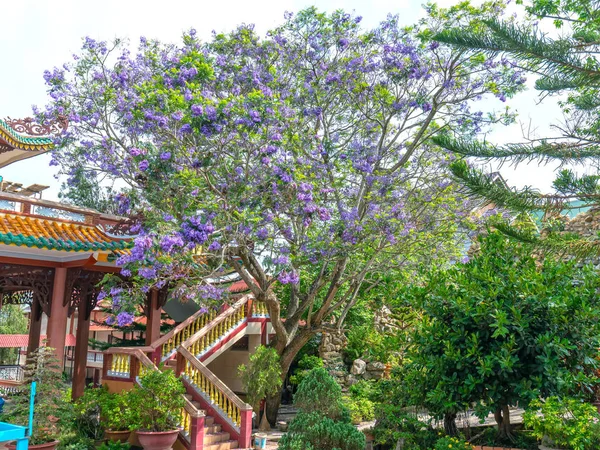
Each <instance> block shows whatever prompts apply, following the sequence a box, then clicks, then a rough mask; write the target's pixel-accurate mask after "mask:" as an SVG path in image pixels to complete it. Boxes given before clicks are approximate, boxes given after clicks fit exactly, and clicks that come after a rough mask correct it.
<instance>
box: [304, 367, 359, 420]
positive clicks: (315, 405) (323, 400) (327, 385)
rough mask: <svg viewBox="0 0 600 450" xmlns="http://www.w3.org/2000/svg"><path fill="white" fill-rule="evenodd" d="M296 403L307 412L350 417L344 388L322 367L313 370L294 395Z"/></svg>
mask: <svg viewBox="0 0 600 450" xmlns="http://www.w3.org/2000/svg"><path fill="white" fill-rule="evenodd" d="M294 405H295V406H296V407H298V408H299V409H301V410H302V411H303V412H305V413H311V412H319V413H320V414H322V415H324V416H326V417H329V418H330V419H333V420H338V419H344V418H345V419H348V418H349V416H348V411H347V409H346V408H345V407H344V405H343V404H342V388H341V387H340V385H339V384H337V382H336V381H335V380H334V378H333V377H332V376H331V375H329V373H328V372H327V370H325V369H324V368H322V367H318V368H316V369H313V370H311V371H310V372H309V373H308V374H307V375H306V377H305V378H304V380H303V381H302V383H300V386H298V391H297V392H296V395H294Z"/></svg>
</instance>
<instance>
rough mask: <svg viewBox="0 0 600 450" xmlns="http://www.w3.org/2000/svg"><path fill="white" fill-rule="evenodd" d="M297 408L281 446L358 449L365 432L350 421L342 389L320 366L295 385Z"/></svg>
mask: <svg viewBox="0 0 600 450" xmlns="http://www.w3.org/2000/svg"><path fill="white" fill-rule="evenodd" d="M294 405H295V406H296V407H297V408H298V409H299V410H300V412H299V413H298V414H297V415H296V417H294V419H293V420H292V421H291V422H290V425H289V428H288V432H287V433H286V434H285V435H284V436H283V437H282V439H281V441H280V442H279V449H281V450H362V449H364V448H365V436H364V435H363V434H362V433H361V432H360V431H358V430H357V429H356V428H354V426H353V425H352V424H351V423H350V414H349V413H348V410H347V409H346V407H345V406H344V405H343V404H342V389H341V388H340V386H339V385H338V384H337V383H336V381H335V380H334V379H333V377H332V376H331V375H329V373H327V371H326V370H325V369H323V368H316V369H313V370H311V371H310V372H309V373H308V374H307V375H306V377H305V378H304V380H302V382H301V383H300V386H298V392H297V393H296V395H295V396H294Z"/></svg>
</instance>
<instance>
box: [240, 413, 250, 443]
mask: <svg viewBox="0 0 600 450" xmlns="http://www.w3.org/2000/svg"><path fill="white" fill-rule="evenodd" d="M240 413H241V416H242V417H241V423H240V439H239V442H238V443H239V445H240V447H241V448H250V447H252V445H251V441H252V409H247V410H242V411H240Z"/></svg>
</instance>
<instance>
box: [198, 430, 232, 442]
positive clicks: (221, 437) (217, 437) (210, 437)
mask: <svg viewBox="0 0 600 450" xmlns="http://www.w3.org/2000/svg"><path fill="white" fill-rule="evenodd" d="M230 437H231V436H230V435H229V433H225V432H224V431H219V432H218V433H208V434H205V435H204V445H207V444H209V445H210V444H217V443H219V442H227V441H229V438H230Z"/></svg>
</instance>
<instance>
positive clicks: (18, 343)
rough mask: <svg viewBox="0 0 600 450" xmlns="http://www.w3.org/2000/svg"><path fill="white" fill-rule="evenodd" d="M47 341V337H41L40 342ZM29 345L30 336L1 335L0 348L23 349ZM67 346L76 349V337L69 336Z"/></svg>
mask: <svg viewBox="0 0 600 450" xmlns="http://www.w3.org/2000/svg"><path fill="white" fill-rule="evenodd" d="M45 339H46V336H45V335H42V336H41V337H40V342H43V341H44V340H45ZM28 345H29V335H27V334H0V348H22V347H27V346H28ZM65 346H67V347H75V336H74V335H72V334H67V336H66V339H65Z"/></svg>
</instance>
